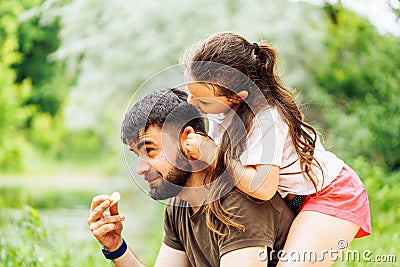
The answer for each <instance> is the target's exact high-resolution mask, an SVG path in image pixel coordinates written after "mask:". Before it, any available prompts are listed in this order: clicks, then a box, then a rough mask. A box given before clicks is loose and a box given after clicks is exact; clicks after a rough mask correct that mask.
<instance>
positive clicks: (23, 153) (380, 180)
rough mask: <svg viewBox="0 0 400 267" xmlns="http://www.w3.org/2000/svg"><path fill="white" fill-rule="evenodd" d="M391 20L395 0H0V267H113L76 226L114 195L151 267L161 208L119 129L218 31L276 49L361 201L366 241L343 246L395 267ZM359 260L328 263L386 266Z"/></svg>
mask: <svg viewBox="0 0 400 267" xmlns="http://www.w3.org/2000/svg"><path fill="white" fill-rule="evenodd" d="M399 18H400V1H399V0H370V1H369V0H365V1H362V0H342V1H337V0H336V1H311V0H310V1H289V0H269V1H267V0H264V1H261V0H255V1H245V0H223V1H211V0H203V1H180V0H167V1H145V0H135V1H129V0H113V1H109V0H96V1H93V0H0V266H4V267H5V266H111V263H110V262H108V261H107V260H105V259H104V258H103V256H102V253H101V246H100V245H99V244H98V243H97V241H96V240H95V239H94V237H92V236H91V233H90V231H89V229H88V226H87V222H86V221H87V218H88V215H89V206H90V202H91V199H92V197H93V196H94V195H97V194H101V193H107V194H111V193H112V192H113V191H120V192H121V194H122V196H123V197H122V201H121V203H120V211H121V213H123V214H125V215H126V216H127V220H126V222H125V224H124V232H125V234H124V236H125V239H126V240H127V242H128V243H129V244H130V245H131V246H132V247H133V248H134V251H135V252H136V253H137V255H138V256H139V258H140V259H141V260H142V261H143V262H144V263H146V264H147V265H152V264H153V263H154V259H155V256H156V254H157V252H158V249H159V246H160V244H161V237H162V224H163V219H162V214H163V205H162V204H161V203H158V202H156V201H153V200H151V199H150V198H149V197H148V196H147V195H146V194H145V193H143V192H142V191H141V190H140V189H138V187H137V186H136V184H135V183H134V181H133V179H132V178H131V177H130V175H129V172H128V170H127V167H126V165H125V162H124V156H123V152H122V145H121V142H120V139H119V127H120V123H121V121H122V118H123V115H124V113H125V111H126V108H127V107H128V105H129V101H130V99H131V98H132V96H134V94H135V92H136V91H137V89H138V88H139V87H140V85H141V84H142V83H143V82H145V81H146V80H147V79H148V78H149V77H151V76H152V75H154V74H155V73H157V72H159V71H162V70H163V69H165V68H167V67H169V66H171V65H175V64H177V63H178V62H179V57H180V56H181V55H182V54H183V51H184V49H185V47H187V46H189V45H190V44H192V43H193V42H195V41H198V40H199V39H201V38H205V37H207V36H208V35H210V34H212V33H214V32H218V31H235V32H238V33H240V34H242V35H244V36H245V37H247V39H249V40H250V41H253V42H258V41H260V40H267V41H269V42H270V43H272V44H273V46H274V47H275V48H277V50H278V51H279V55H280V57H279V58H280V61H279V69H280V73H281V75H282V79H283V81H284V83H285V84H286V85H287V86H289V87H291V88H293V89H294V90H296V92H298V94H299V102H300V103H302V104H303V111H304V112H305V114H306V118H307V121H308V122H311V123H312V124H313V125H315V126H316V127H317V129H318V130H319V132H320V133H321V135H322V137H323V140H324V144H325V146H326V147H327V148H328V149H329V150H331V151H333V152H335V153H336V154H337V155H338V156H339V157H340V158H342V159H344V160H345V161H346V162H347V163H348V164H349V165H350V166H351V167H353V168H354V169H355V170H356V171H357V172H358V174H359V176H360V178H361V179H362V180H363V182H364V184H365V186H366V188H367V191H368V193H369V199H370V207H371V213H372V225H373V235H372V236H370V237H367V238H363V239H360V240H355V241H354V242H353V243H352V244H351V246H350V247H351V249H358V250H360V251H364V250H369V251H371V252H372V253H373V254H372V256H371V258H372V259H374V256H375V255H396V256H397V262H399V261H400V245H399V244H400V236H399V234H400V233H399V229H400V204H399V203H400V196H399V190H400V119H399V114H400V100H399V95H400V50H399V48H400V24H399ZM133 100H134V99H133ZM132 159H133V157H132ZM129 160H131V159H129ZM360 261H361V263H360V262H357V261H355V262H347V261H342V262H341V261H339V262H338V263H336V264H335V266H359V265H365V266H377V265H379V266H380V265H383V266H396V263H377V262H367V261H366V260H363V259H362V258H361V259H360ZM397 264H398V263H397Z"/></svg>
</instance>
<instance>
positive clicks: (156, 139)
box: [129, 126, 191, 200]
mask: <svg viewBox="0 0 400 267" xmlns="http://www.w3.org/2000/svg"><path fill="white" fill-rule="evenodd" d="M129 147H130V149H131V151H133V152H135V153H136V154H137V155H138V162H137V169H136V172H137V174H139V175H142V176H144V179H145V180H146V181H147V182H148V183H149V185H150V192H149V193H150V196H151V197H152V198H154V199H158V200H162V199H167V198H170V197H174V196H176V195H177V194H179V192H181V190H182V189H183V186H185V184H186V182H187V180H188V179H189V177H190V174H191V172H190V170H191V166H190V163H189V161H188V159H187V158H186V157H185V156H184V155H183V154H182V153H181V152H180V151H179V149H178V147H179V138H178V136H171V135H170V134H168V133H162V131H161V129H160V128H159V127H155V126H149V127H148V128H147V130H146V132H142V133H141V134H140V135H139V140H138V141H137V142H136V143H131V144H130V145H129Z"/></svg>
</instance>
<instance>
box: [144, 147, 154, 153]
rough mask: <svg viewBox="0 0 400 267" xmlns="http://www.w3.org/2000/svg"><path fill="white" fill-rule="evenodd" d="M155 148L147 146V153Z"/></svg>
mask: <svg viewBox="0 0 400 267" xmlns="http://www.w3.org/2000/svg"><path fill="white" fill-rule="evenodd" d="M153 150H154V148H146V152H147V153H150V152H151V151H153Z"/></svg>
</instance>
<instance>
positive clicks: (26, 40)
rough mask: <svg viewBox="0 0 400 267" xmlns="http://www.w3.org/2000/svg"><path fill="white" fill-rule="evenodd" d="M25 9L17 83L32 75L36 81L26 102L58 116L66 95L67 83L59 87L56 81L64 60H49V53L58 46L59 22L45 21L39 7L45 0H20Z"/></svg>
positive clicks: (21, 25) (20, 38)
mask: <svg viewBox="0 0 400 267" xmlns="http://www.w3.org/2000/svg"><path fill="white" fill-rule="evenodd" d="M20 2H21V3H22V5H23V8H24V10H25V11H26V12H25V13H24V14H22V16H21V19H20V21H19V25H18V42H19V52H20V53H21V54H22V55H23V57H22V59H21V60H20V61H19V62H17V63H15V64H14V66H13V67H14V68H15V70H16V71H17V74H18V75H17V79H16V81H17V83H19V82H21V81H22V80H24V79H26V78H27V77H29V78H30V80H31V81H32V85H33V90H32V95H31V96H30V98H29V99H28V100H27V104H28V105H29V104H34V105H36V106H37V108H38V111H39V112H42V113H44V112H48V113H50V114H51V115H52V116H55V114H56V113H57V111H58V110H59V108H60V106H61V103H62V102H63V100H64V98H65V97H66V95H67V93H68V90H66V89H67V88H66V87H61V88H60V87H57V86H52V85H54V81H55V80H57V79H61V77H60V75H58V76H57V74H58V73H62V64H61V63H57V62H55V61H51V60H49V55H50V54H51V53H52V52H54V51H55V50H56V49H57V48H58V46H59V43H60V42H59V38H58V32H59V28H60V27H59V23H58V21H57V20H54V21H53V22H52V23H42V22H41V16H42V14H41V13H42V12H41V10H40V9H39V8H38V7H39V6H40V5H41V4H43V2H44V0H20Z"/></svg>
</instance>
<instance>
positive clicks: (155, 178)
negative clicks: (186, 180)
mask: <svg viewBox="0 0 400 267" xmlns="http://www.w3.org/2000/svg"><path fill="white" fill-rule="evenodd" d="M158 178H161V177H160V176H155V177H150V178H146V181H147V182H148V183H149V184H151V183H152V182H154V181H155V180H157V179H158Z"/></svg>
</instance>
